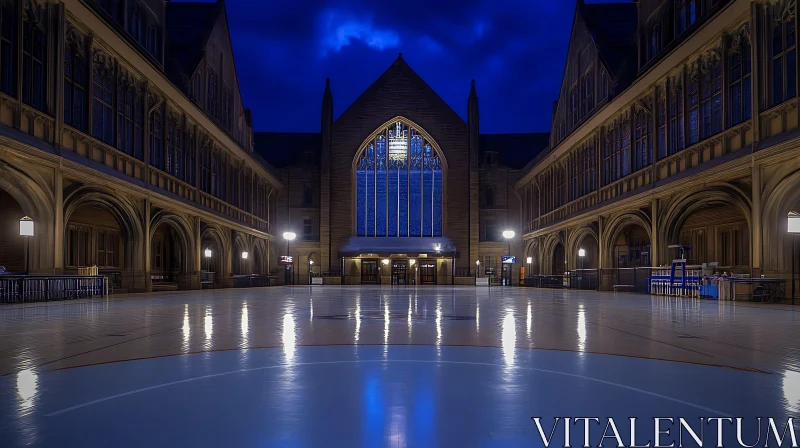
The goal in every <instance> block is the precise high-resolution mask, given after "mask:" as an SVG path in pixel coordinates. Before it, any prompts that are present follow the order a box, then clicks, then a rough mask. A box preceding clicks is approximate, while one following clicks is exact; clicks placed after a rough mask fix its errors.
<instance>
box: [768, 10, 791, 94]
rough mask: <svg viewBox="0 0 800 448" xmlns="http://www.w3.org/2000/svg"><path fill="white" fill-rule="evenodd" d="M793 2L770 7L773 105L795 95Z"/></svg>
mask: <svg viewBox="0 0 800 448" xmlns="http://www.w3.org/2000/svg"><path fill="white" fill-rule="evenodd" d="M795 8H796V6H794V2H779V3H777V4H776V5H774V6H773V7H772V22H771V23H772V39H771V43H770V44H771V47H772V48H771V50H772V51H771V59H772V61H771V62H772V64H771V70H772V83H771V84H772V96H771V102H770V105H771V106H774V105H777V104H780V103H782V102H784V101H786V100H789V99H791V98H794V97H795V96H796V95H797V31H796V24H795V20H796V19H797V18H796V11H795Z"/></svg>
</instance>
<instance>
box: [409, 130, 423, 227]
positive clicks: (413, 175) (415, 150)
mask: <svg viewBox="0 0 800 448" xmlns="http://www.w3.org/2000/svg"><path fill="white" fill-rule="evenodd" d="M411 132H412V135H411V165H410V168H409V190H410V194H409V201H408V214H409V229H408V234H409V236H421V235H422V136H421V135H419V134H417V133H416V132H414V131H413V130H412V131H411Z"/></svg>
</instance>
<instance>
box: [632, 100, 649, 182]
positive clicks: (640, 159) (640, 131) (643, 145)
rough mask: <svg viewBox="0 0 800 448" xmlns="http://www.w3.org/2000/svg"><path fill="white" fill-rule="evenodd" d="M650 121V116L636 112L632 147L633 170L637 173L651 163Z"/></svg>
mask: <svg viewBox="0 0 800 448" xmlns="http://www.w3.org/2000/svg"><path fill="white" fill-rule="evenodd" d="M651 123H652V120H651V118H650V114H649V113H648V112H647V111H645V110H643V109H641V108H639V109H638V110H637V111H636V116H635V121H634V131H633V138H634V145H633V170H634V171H638V170H640V169H642V168H644V167H646V166H649V165H650V163H651V162H652V161H653V157H652V153H653V152H652V145H653V143H652V138H651V135H652V126H651Z"/></svg>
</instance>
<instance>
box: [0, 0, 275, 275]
mask: <svg viewBox="0 0 800 448" xmlns="http://www.w3.org/2000/svg"><path fill="white" fill-rule="evenodd" d="M0 36H2V37H0V142H1V143H2V144H0V220H1V221H2V222H0V265H2V266H5V267H6V269H8V270H9V271H12V272H20V271H23V270H25V269H26V267H27V269H28V271H29V272H30V273H36V274H75V273H77V272H79V269H80V268H82V267H87V266H97V267H98V269H99V271H100V272H101V273H104V274H106V275H108V276H110V277H111V278H112V279H113V283H114V286H115V288H117V289H118V290H121V291H149V290H153V289H176V288H180V289H190V288H199V287H200V285H201V280H203V279H202V278H201V277H202V275H201V271H203V270H206V271H214V272H216V274H217V277H216V279H211V278H206V279H205V280H206V282H211V283H214V282H216V283H217V284H218V285H220V286H225V285H227V284H229V283H230V282H231V278H232V276H233V275H234V274H251V273H259V274H266V273H268V272H269V271H270V270H271V266H270V260H271V258H272V256H271V253H270V248H271V241H272V240H273V236H272V230H273V229H272V228H273V225H272V223H274V221H275V213H276V209H275V204H276V200H277V196H278V195H277V191H278V190H280V188H281V182H280V181H279V179H278V176H277V174H276V173H275V172H274V171H273V170H272V169H271V168H270V167H269V166H268V165H267V164H266V163H265V162H263V161H261V159H260V158H258V156H257V155H255V154H254V153H253V143H252V135H253V132H252V120H251V117H250V112H249V111H248V110H247V109H245V108H244V106H243V103H242V98H241V94H240V92H239V86H238V82H237V78H236V71H235V68H234V64H233V56H232V51H231V42H230V37H229V33H228V24H227V19H226V15H225V9H224V3H223V2H222V1H219V2H217V3H176V2H166V1H164V0H87V1H79V0H64V1H56V0H24V1H23V0H2V1H0ZM23 216H29V217H30V218H32V219H33V221H34V224H35V235H34V236H33V237H32V238H31V239H30V240H29V243H30V249H29V250H28V251H26V249H25V242H24V240H23V238H22V237H20V236H19V232H18V229H19V224H18V222H19V220H20V218H22V217H23ZM207 249H208V251H207ZM206 252H207V253H206ZM28 253H29V257H27V256H26V254H28ZM245 253H246V255H245ZM206 255H208V256H206ZM245 257H246V258H245Z"/></svg>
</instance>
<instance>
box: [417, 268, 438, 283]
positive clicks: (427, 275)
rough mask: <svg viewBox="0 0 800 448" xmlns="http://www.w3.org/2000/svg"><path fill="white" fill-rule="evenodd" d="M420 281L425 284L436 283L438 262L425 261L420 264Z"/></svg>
mask: <svg viewBox="0 0 800 448" xmlns="http://www.w3.org/2000/svg"><path fill="white" fill-rule="evenodd" d="M419 282H420V283H421V284H423V285H435V284H436V263H435V262H423V263H420V265H419Z"/></svg>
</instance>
